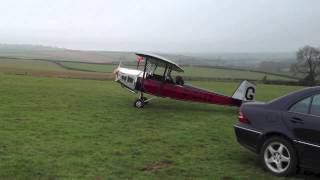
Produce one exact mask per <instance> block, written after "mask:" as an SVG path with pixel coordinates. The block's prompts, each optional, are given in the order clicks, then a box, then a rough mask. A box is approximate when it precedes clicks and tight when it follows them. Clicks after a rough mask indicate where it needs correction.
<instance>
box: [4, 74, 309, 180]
mask: <svg viewBox="0 0 320 180" xmlns="http://www.w3.org/2000/svg"><path fill="white" fill-rule="evenodd" d="M192 83H193V84H194V85H198V86H201V87H204V88H207V89H212V90H215V91H217V92H220V93H224V94H226V95H231V94H232V92H233V91H234V89H235V88H236V86H237V85H238V83H225V82H192ZM0 87H1V88H0V100H1V104H0V117H1V121H0V142H1V145H0V152H1V156H0V159H1V161H0V179H21V180H22V179H23V180H28V179H30V180H31V179H99V180H100V179H225V180H227V179H276V180H278V179H279V180H282V179H283V180H284V179H292V180H293V179H295V178H277V177H275V176H272V175H271V174H269V173H267V172H265V171H264V170H262V168H261V166H260V165H259V164H258V163H257V156H256V155H255V154H253V153H252V152H250V151H249V150H247V149H245V148H243V147H242V146H240V145H239V144H238V143H237V141H236V139H235V135H234V130H233V125H234V124H235V123H236V122H237V116H238V115H237V108H232V107H223V106H215V105H205V104H196V103H188V102H180V101H174V100H169V99H162V98H159V99H155V100H154V101H152V102H150V104H148V105H147V106H146V107H145V108H144V109H140V110H138V109H135V108H133V107H132V103H133V100H134V99H135V98H136V96H135V95H133V94H131V93H129V92H128V91H127V90H125V89H121V87H120V86H119V85H118V84H116V83H114V82H112V81H94V80H75V79H58V78H43V77H30V76H15V75H10V76H8V75H0ZM300 88H301V87H294V86H271V85H262V84H258V86H257V98H258V100H261V101H267V100H270V99H272V98H275V97H278V96H281V95H283V94H286V93H289V92H292V91H295V90H297V89H300ZM312 177H313V176H304V175H299V176H298V177H297V178H299V179H307V178H312Z"/></svg>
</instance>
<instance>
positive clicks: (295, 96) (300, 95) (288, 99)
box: [269, 86, 320, 109]
mask: <svg viewBox="0 0 320 180" xmlns="http://www.w3.org/2000/svg"><path fill="white" fill-rule="evenodd" d="M315 94H320V86H315V87H308V88H304V89H302V90H298V91H295V92H292V93H290V94H287V95H284V96H281V97H279V98H276V99H274V100H272V101H271V102H269V104H270V105H271V106H274V107H277V108H279V109H282V108H284V109H287V108H289V107H290V106H291V105H292V104H294V103H296V102H298V101H300V100H302V99H305V98H307V97H310V96H312V95H315Z"/></svg>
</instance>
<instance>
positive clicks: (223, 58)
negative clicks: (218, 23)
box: [0, 44, 295, 68]
mask: <svg viewBox="0 0 320 180" xmlns="http://www.w3.org/2000/svg"><path fill="white" fill-rule="evenodd" d="M160 55H163V56H165V57H167V58H170V59H172V60H174V61H176V62H177V63H179V64H182V65H202V66H208V65H210V66H228V67H229V66H230V67H250V68H253V67H257V66H258V65H259V64H260V63H261V62H263V61H273V62H282V61H286V62H291V61H292V62H293V61H294V60H295V53H294V52H288V53H282V52H281V53H276V52H275V53H187V54H165V53H160ZM0 56H2V57H17V58H26V59H48V60H61V61H81V62H96V63H111V62H115V63H116V62H119V61H122V62H135V55H134V53H133V52H120V51H119V52H115V51H80V50H70V49H65V48H58V47H48V46H41V45H13V44H0Z"/></svg>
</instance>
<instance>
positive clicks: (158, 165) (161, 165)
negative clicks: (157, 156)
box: [141, 160, 174, 171]
mask: <svg viewBox="0 0 320 180" xmlns="http://www.w3.org/2000/svg"><path fill="white" fill-rule="evenodd" d="M173 165H174V164H173V161H170V160H161V161H156V162H154V163H152V164H149V165H148V166H146V167H144V168H142V169H141V171H157V170H160V169H165V168H170V167H172V166H173Z"/></svg>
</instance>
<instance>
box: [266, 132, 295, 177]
mask: <svg viewBox="0 0 320 180" xmlns="http://www.w3.org/2000/svg"><path fill="white" fill-rule="evenodd" d="M260 161H261V163H262V165H263V167H264V168H265V169H266V170H267V171H269V172H271V173H272V174H274V175H276V176H290V175H293V174H295V173H296V172H297V166H298V160H297V155H296V152H295V150H294V148H293V146H292V144H291V143H290V142H289V141H288V140H286V139H284V138H282V137H271V138H269V139H267V140H266V141H265V142H264V144H263V145H262V148H261V151H260Z"/></svg>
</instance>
